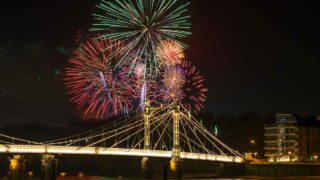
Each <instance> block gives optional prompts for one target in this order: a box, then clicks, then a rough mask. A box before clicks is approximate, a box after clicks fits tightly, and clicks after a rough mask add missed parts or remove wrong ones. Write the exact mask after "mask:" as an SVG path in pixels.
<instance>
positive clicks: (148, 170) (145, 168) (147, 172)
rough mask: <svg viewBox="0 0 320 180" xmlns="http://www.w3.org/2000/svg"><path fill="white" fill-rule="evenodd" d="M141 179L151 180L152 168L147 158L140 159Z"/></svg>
mask: <svg viewBox="0 0 320 180" xmlns="http://www.w3.org/2000/svg"><path fill="white" fill-rule="evenodd" d="M141 169H142V179H152V177H153V168H152V162H151V159H150V158H149V157H143V158H142V159H141Z"/></svg>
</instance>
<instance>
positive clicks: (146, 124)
mask: <svg viewBox="0 0 320 180" xmlns="http://www.w3.org/2000/svg"><path fill="white" fill-rule="evenodd" d="M150 111H151V107H150V101H149V100H148V99H147V100H146V101H145V102H144V115H143V119H144V148H143V149H146V150H148V149H150V148H151V147H150V113H151V112H150Z"/></svg>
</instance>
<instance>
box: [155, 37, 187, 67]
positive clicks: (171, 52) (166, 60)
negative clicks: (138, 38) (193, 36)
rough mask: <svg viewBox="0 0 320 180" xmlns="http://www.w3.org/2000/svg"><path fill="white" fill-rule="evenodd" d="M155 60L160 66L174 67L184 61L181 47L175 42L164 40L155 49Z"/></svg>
mask: <svg viewBox="0 0 320 180" xmlns="http://www.w3.org/2000/svg"><path fill="white" fill-rule="evenodd" d="M157 58H158V60H159V63H160V65H162V66H175V65H178V64H181V62H182V60H183V59H184V53H183V47H182V46H181V44H179V43H177V42H173V41H170V40H165V41H162V42H161V45H160V46H159V47H158V48H157Z"/></svg>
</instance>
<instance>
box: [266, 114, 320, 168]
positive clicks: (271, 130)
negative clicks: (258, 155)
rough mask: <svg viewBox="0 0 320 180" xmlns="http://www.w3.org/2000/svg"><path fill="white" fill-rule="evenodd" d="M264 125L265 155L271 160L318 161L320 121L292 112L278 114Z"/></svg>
mask: <svg viewBox="0 0 320 180" xmlns="http://www.w3.org/2000/svg"><path fill="white" fill-rule="evenodd" d="M275 120H276V123H275V124H268V125H265V126H264V155H265V157H266V158H267V159H268V161H270V162H290V161H318V156H319V153H320V121H318V120H316V119H310V118H302V117H299V116H294V115H292V114H276V116H275Z"/></svg>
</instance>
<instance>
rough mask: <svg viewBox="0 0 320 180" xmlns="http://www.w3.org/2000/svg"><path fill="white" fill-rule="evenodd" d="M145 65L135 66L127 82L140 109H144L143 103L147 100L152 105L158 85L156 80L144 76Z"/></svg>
mask: <svg viewBox="0 0 320 180" xmlns="http://www.w3.org/2000/svg"><path fill="white" fill-rule="evenodd" d="M145 69H146V67H145V65H144V64H142V63H140V64H137V65H136V67H135V69H134V73H133V74H132V75H130V78H128V81H129V83H128V84H130V86H131V87H132V89H133V92H134V95H133V96H134V97H135V99H139V104H140V107H141V109H142V110H143V109H144V103H145V101H146V100H147V99H148V100H149V101H150V103H154V102H155V101H157V98H158V95H157V94H158V91H159V87H158V83H157V80H156V78H154V77H153V76H151V75H148V74H145V73H144V72H145Z"/></svg>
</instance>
